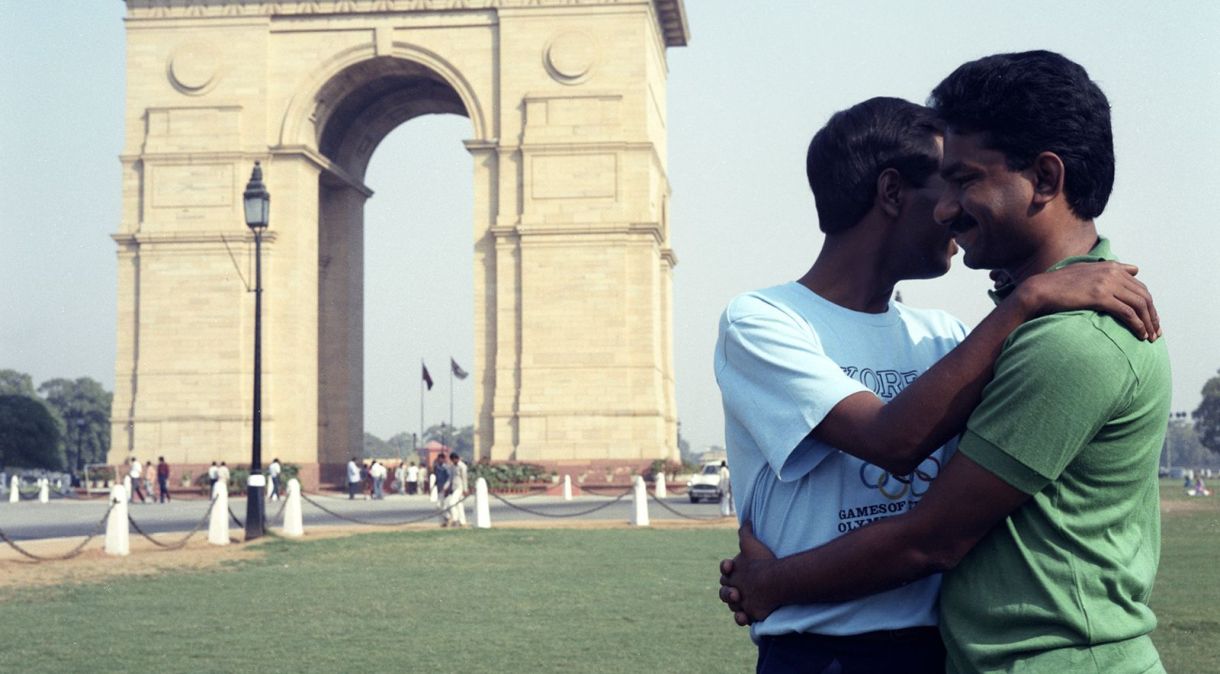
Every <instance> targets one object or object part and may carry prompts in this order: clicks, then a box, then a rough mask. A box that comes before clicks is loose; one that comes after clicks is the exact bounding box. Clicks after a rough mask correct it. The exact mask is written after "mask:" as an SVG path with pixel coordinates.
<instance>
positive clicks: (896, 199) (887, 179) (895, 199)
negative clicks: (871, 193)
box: [874, 168, 904, 218]
mask: <svg viewBox="0 0 1220 674" xmlns="http://www.w3.org/2000/svg"><path fill="white" fill-rule="evenodd" d="M903 188H904V185H903V182H902V176H901V175H899V174H898V171H897V169H893V168H887V169H885V170H884V171H882V172H881V174H880V175H878V176H877V196H876V197H875V199H874V202H875V203H876V204H877V206H878V207H879V208H880V209H881V212H882V213H885V214H886V215H888V216H889V217H891V218H896V217H898V213H899V211H901V210H902V190H903Z"/></svg>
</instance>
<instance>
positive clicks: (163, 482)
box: [157, 456, 170, 503]
mask: <svg viewBox="0 0 1220 674" xmlns="http://www.w3.org/2000/svg"><path fill="white" fill-rule="evenodd" d="M157 495H158V496H159V497H160V502H161V503H165V502H167V501H169V500H170V498H169V464H168V463H166V462H165V457H164V456H161V457H157Z"/></svg>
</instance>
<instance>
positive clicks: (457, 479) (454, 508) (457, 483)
mask: <svg viewBox="0 0 1220 674" xmlns="http://www.w3.org/2000/svg"><path fill="white" fill-rule="evenodd" d="M449 460H450V461H452V462H453V466H452V467H451V468H450V470H451V471H452V472H453V475H452V477H451V478H450V480H451V481H452V483H453V484H452V485H450V488H451V494H450V495H449V503H450V511H451V512H450V515H449V517H450V519H451V520H453V522H454V524H456V525H457V526H459V527H464V526H466V502H465V498H466V494H467V492H468V491H469V485H468V484H467V480H468V474H469V473H468V471H467V467H466V462H465V461H462V457H461V456H459V455H458V453H457V452H451V453H450V454H449Z"/></svg>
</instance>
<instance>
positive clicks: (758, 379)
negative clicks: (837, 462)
mask: <svg viewBox="0 0 1220 674" xmlns="http://www.w3.org/2000/svg"><path fill="white" fill-rule="evenodd" d="M758 304H761V305H762V306H761V307H759V309H760V310H753V311H750V312H748V313H744V314H743V315H740V316H735V315H733V314H734V313H735V312H732V309H733V306H732V305H731V306H730V311H727V312H726V314H725V316H724V317H723V318H722V319H721V340H720V341H721V348H722V349H723V352H722V354H721V356H722V357H721V362H720V367H719V368H718V369H717V372H716V380H717V382H718V383H719V384H720V391H721V395H722V398H723V400H724V407H725V413H726V414H731V415H733V418H734V419H736V420H737V421H738V422H739V423H740V424H741V425H742V426H743V427H744V428H745V429H746V431H747V432H748V433H749V434H750V436H751V437H752V438H753V440H754V443H755V444H756V445H757V446H758V447H759V448H760V450H761V451H762V453H763V458H764V459H766V461H767V463H768V464H769V465H770V466H771V469H772V470H774V471H775V473H776V475H777V476H779V479H781V480H785V481H787V480H796V479H799V478H800V477H801V476H803V475H804V474H806V473H808V472H809V471H810V470H812V469H813V467H814V466H816V465H817V464H818V463H819V462H820V461H821V460H822V459H823V458H825V457H826V456H827V455H829V454H830V453H831V452H834V451H837V450H835V449H834V448H833V447H831V446H829V445H827V444H825V443H821V442H818V441H816V440H814V439H813V438H812V437H808V436H809V432H810V431H811V430H813V429H814V428H815V427H816V426H817V425H818V424H819V423H821V422H822V419H824V418H826V415H827V414H829V413H830V410H831V409H832V408H834V406H835V405H837V404H838V403H839V401H841V400H843V399H844V398H846V397H847V396H849V395H852V394H853V393H858V392H860V391H868V389H867V388H866V387H865V386H864V385H863V384H861V383H859V382H857V381H855V380H854V379H852V378H850V377H848V376H847V375H846V374H844V373H843V370H842V369H841V368H840V367H839V366H838V365H837V364H836V363H835V362H834V361H832V360H831V359H830V358H829V357H828V356H827V355H826V353H825V351H824V350H823V349H822V346H821V344H820V343H819V342H818V340H817V337H816V336H815V335H814V334H813V333H812V332H811V331H810V330H809V328H808V327H807V326H803V325H801V324H799V323H798V322H797V321H796V319H794V318H793V317H791V316H789V315H787V314H785V313H784V312H782V311H780V310H778V309H775V308H773V307H770V308H769V310H768V307H769V305H765V304H763V303H761V302H758Z"/></svg>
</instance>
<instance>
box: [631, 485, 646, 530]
mask: <svg viewBox="0 0 1220 674" xmlns="http://www.w3.org/2000/svg"><path fill="white" fill-rule="evenodd" d="M632 482H633V485H632V486H633V487H635V492H634V493H633V494H632V495H631V501H632V503H633V504H634V506H635V507H633V508H632V509H631V526H633V527H646V526H648V490H647V488H645V487H644V478H642V477H640V476H639V475H636V476H635V478H634V479H633V480H632Z"/></svg>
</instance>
